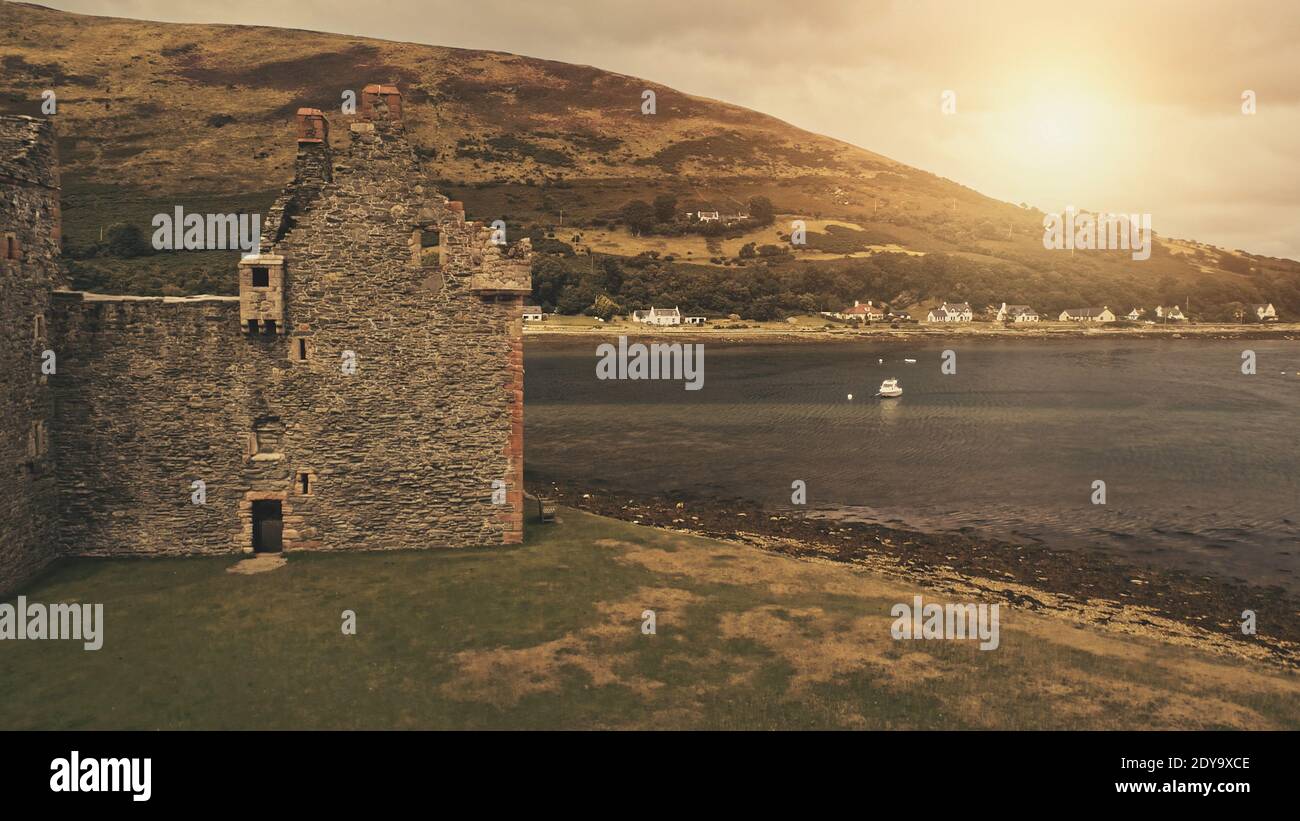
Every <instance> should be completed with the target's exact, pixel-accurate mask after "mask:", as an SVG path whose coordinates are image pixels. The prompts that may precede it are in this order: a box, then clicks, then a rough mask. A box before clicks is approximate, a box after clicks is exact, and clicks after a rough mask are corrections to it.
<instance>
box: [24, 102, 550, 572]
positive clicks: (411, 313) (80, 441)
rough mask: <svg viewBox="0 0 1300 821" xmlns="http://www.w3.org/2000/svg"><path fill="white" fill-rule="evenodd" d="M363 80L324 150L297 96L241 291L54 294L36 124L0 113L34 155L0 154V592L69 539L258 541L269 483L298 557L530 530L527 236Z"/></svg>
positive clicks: (514, 538) (48, 170)
mask: <svg viewBox="0 0 1300 821" xmlns="http://www.w3.org/2000/svg"><path fill="white" fill-rule="evenodd" d="M368 88H369V87H368ZM375 88H376V89H378V91H376V92H374V93H373V94H371V95H370V96H371V97H373V99H369V98H367V99H368V103H367V105H366V106H364V109H365V111H366V112H368V114H369V117H370V119H369V120H366V121H361V122H354V123H352V125H351V127H350V128H349V130H348V132H347V134H346V138H347V140H348V145H347V146H346V147H345V150H343V151H342V152H340V154H339V156H337V157H336V156H335V153H334V149H333V147H332V146H331V144H330V142H329V128H328V123H326V122H325V120H324V117H323V115H321V114H320V113H319V112H315V111H314V110H312V109H304V112H305V113H300V116H301V117H302V118H303V120H302V122H301V123H300V137H299V139H300V144H299V152H300V155H299V162H298V164H297V166H296V178H295V180H294V181H293V183H292V184H290V185H289V186H288V187H286V189H285V190H284V193H283V194H282V195H281V197H280V198H279V199H278V200H277V202H276V203H275V205H274V206H273V207H272V209H271V210H270V211H269V212H268V216H269V225H268V226H267V227H265V228H264V230H263V244H262V247H261V249H260V254H259V255H257V256H256V257H251V256H250V257H246V258H245V259H244V260H243V262H242V263H241V266H240V267H241V271H240V272H239V273H238V274H237V273H236V272H235V271H231V272H230V275H231V276H232V277H235V276H239V281H240V297H238V298H236V297H188V298H170V297H120V296H106V295H96V294H87V293H80V292H72V291H67V290H57V289H59V288H62V287H63V283H62V281H61V279H60V277H59V269H58V246H57V236H58V187H57V177H56V176H55V171H54V168H55V165H54V157H53V155H52V153H51V152H52V145H53V142H52V140H48V139H46V138H48V137H49V136H50V135H49V129H48V126H46V125H45V124H44V123H41V122H38V121H35V120H30V119H27V118H0V141H6V145H5V146H0V147H7V146H8V145H23V146H26V148H25V149H24V150H23V151H6V152H5V156H6V157H17V158H18V160H21V162H17V161H6V162H5V163H3V164H0V177H3V178H2V179H0V182H3V183H4V187H5V194H6V197H5V200H4V205H3V206H0V208H2V209H3V210H0V216H2V217H3V218H4V220H5V225H6V226H8V225H10V224H12V225H13V226H16V227H15V228H14V230H15V231H17V232H21V236H16V237H15V240H16V242H17V244H18V245H20V246H22V248H23V249H24V254H25V256H24V258H23V260H22V261H21V262H19V261H12V260H5V261H4V262H2V263H0V265H3V266H4V267H3V273H4V277H5V280H4V284H5V286H6V287H5V299H4V300H2V301H0V320H3V327H2V328H0V363H3V364H4V367H3V369H0V374H3V378H4V382H3V383H0V387H2V392H0V413H3V417H2V418H0V433H2V434H3V440H2V441H0V456H2V457H3V458H4V460H5V462H4V464H3V465H0V467H3V468H4V471H3V473H2V475H0V515H2V516H3V518H0V587H4V588H8V587H12V586H15V585H17V584H19V583H20V582H21V581H22V580H23V579H25V578H26V577H28V576H30V575H31V574H32V573H34V572H36V571H37V570H39V569H40V568H41V567H43V566H44V565H45V564H46V563H48V562H49V561H50V560H51V559H53V558H55V557H57V556H59V555H85V556H119V555H144V556H150V555H153V556H157V555H185V554H217V553H232V552H239V551H245V552H250V551H252V550H253V546H254V538H253V530H254V509H255V504H256V503H259V502H266V501H268V500H271V501H275V502H279V508H280V512H281V514H282V524H283V546H284V549H285V550H290V551H294V550H347V549H365V550H388V549H399V548H446V547H467V546H478V545H492V544H510V543H516V542H519V541H522V538H523V348H522V343H523V337H522V308H523V298H524V295H525V294H527V293H528V291H529V267H530V259H529V255H530V250H529V246H528V242H527V240H523V241H521V242H520V243H519V244H517V245H515V246H510V247H507V246H504V245H498V244H494V243H493V242H492V232H491V231H489V230H488V229H485V228H484V227H483V226H481V225H479V224H478V223H475V222H468V221H466V219H465V215H464V209H463V207H461V206H460V204H459V203H454V202H449V201H448V200H447V199H446V198H445V197H443V196H441V195H439V194H437V193H436V192H434V191H432V190H426V188H425V185H426V183H425V182H424V177H423V174H422V173H421V170H420V167H419V163H418V161H417V158H416V156H415V153H414V151H413V149H412V147H411V146H410V145H409V144H408V143H407V141H406V138H405V133H404V130H403V127H402V124H401V122H400V112H401V103H400V93H399V92H398V91H397V90H396V89H395V88H393V87H390V86H382V87H380V86H376V87H375ZM367 93H368V94H369V93H370V92H367ZM20 121H21V122H20ZM6 129H8V130H6ZM47 148H48V149H50V150H49V151H47ZM14 203H17V206H16V207H15V205H14ZM3 230H9V229H8V228H4V227H0V231H3ZM0 247H2V246H0ZM38 317H39V319H38ZM46 348H50V349H53V350H54V351H55V352H56V355H57V372H56V373H54V374H49V375H41V374H40V372H39V365H40V361H39V360H40V355H41V351H42V350H44V349H46ZM199 483H202V484H201V485H200V484H199ZM200 493H201V494H202V496H201V498H200V495H199V494H200Z"/></svg>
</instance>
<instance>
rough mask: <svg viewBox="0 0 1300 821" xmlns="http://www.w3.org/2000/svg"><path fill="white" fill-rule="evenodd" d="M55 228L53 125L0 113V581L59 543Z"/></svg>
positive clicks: (35, 564) (29, 567) (24, 570)
mask: <svg viewBox="0 0 1300 821" xmlns="http://www.w3.org/2000/svg"><path fill="white" fill-rule="evenodd" d="M59 237H60V224H59V174H58V165H57V162H56V154H55V141H54V134H53V129H51V128H50V125H49V123H48V121H45V120H39V119H34V118H32V117H17V116H0V588H4V587H5V586H6V585H5V581H6V580H9V579H15V578H21V577H24V576H27V575H30V574H32V573H34V572H36V571H38V570H40V569H41V568H42V567H44V566H45V565H46V564H48V563H49V562H50V561H51V560H52V559H54V558H55V557H56V556H57V555H58V552H59V550H58V541H57V528H56V526H57V517H58V498H57V487H56V477H55V471H54V459H53V457H52V454H51V437H52V435H53V433H52V431H53V428H54V404H53V395H52V394H51V391H50V384H49V383H50V380H51V379H54V378H57V368H58V360H57V357H56V358H54V359H53V360H50V358H49V357H48V356H47V355H46V354H45V352H46V351H48V350H50V349H51V348H52V347H54V346H53V345H52V343H51V341H50V331H49V315H50V294H51V292H52V290H53V289H54V288H55V287H56V286H59V285H61V284H62V279H61V275H60V273H59V268H58V256H59V244H60V239H59ZM43 366H44V367H43ZM50 369H54V371H55V372H56V373H55V374H51V373H44V372H43V370H50Z"/></svg>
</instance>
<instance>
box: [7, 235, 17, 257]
mask: <svg viewBox="0 0 1300 821" xmlns="http://www.w3.org/2000/svg"><path fill="white" fill-rule="evenodd" d="M5 259H18V243H17V242H15V241H14V238H13V237H12V236H6V237H5Z"/></svg>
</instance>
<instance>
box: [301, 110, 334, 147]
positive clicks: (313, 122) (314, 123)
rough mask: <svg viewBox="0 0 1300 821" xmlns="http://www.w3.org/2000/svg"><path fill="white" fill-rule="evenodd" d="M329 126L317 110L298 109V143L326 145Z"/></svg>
mask: <svg viewBox="0 0 1300 821" xmlns="http://www.w3.org/2000/svg"><path fill="white" fill-rule="evenodd" d="M329 141H330V124H329V120H327V119H325V115H324V114H322V113H321V110H320V109H319V108H300V109H298V143H299V144H302V143H328V142H329Z"/></svg>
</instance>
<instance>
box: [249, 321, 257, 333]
mask: <svg viewBox="0 0 1300 821" xmlns="http://www.w3.org/2000/svg"><path fill="white" fill-rule="evenodd" d="M248 332H249V333H250V334H255V333H257V320H256V319H250V320H248Z"/></svg>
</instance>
